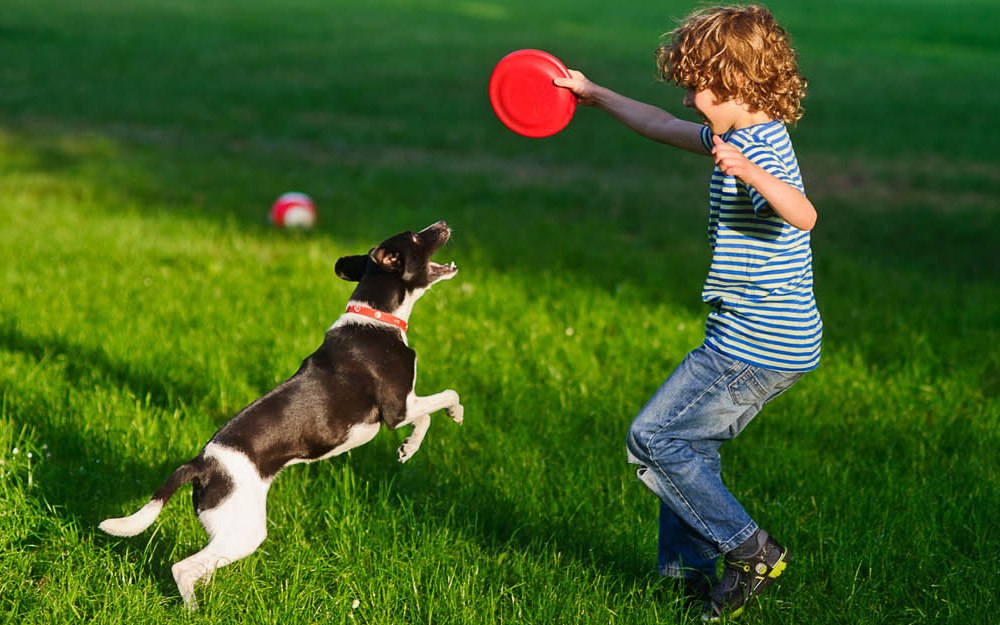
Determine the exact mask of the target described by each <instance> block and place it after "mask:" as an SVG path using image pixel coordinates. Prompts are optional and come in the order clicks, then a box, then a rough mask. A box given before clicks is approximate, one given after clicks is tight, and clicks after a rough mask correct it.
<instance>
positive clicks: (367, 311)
mask: <svg viewBox="0 0 1000 625" xmlns="http://www.w3.org/2000/svg"><path fill="white" fill-rule="evenodd" d="M347 312H349V313H354V314H356V315H364V316H365V317H371V318H372V319H375V320H376V321H381V322H383V323H388V324H389V325H393V326H396V327H397V328H399V329H400V330H402V331H403V332H406V326H407V325H408V324H407V323H406V321H404V320H403V319H400V318H399V317H396V316H394V315H390V314H389V313H385V312H382V311H381V310H375V309H374V308H369V307H367V306H361V305H359V304H351V305H350V306H348V307H347Z"/></svg>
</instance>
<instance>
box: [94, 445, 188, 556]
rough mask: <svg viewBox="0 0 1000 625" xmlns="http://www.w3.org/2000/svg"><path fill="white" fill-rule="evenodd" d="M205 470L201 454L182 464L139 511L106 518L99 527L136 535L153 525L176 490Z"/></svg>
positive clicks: (115, 534) (109, 531)
mask: <svg viewBox="0 0 1000 625" xmlns="http://www.w3.org/2000/svg"><path fill="white" fill-rule="evenodd" d="M203 472H204V467H203V462H202V461H201V456H198V457H197V458H195V459H194V460H192V461H190V462H186V463H184V464H182V465H181V466H179V467H177V469H176V470H175V471H174V472H173V473H172V474H171V475H170V477H168V478H167V480H166V481H165V482H163V485H161V486H160V487H159V488H158V489H157V490H156V492H155V493H153V496H152V497H151V498H150V500H149V503H147V504H146V505H145V506H143V507H142V508H140V509H139V511H138V512H136V513H135V514H133V515H131V516H127V517H121V518H119V519H106V520H104V521H102V522H101V524H100V525H98V527H100V528H101V529H102V530H104V531H105V532H107V533H108V534H112V535H114V536H135V535H136V534H138V533H139V532H142V531H143V530H145V529H146V528H147V527H149V526H150V525H152V524H153V521H155V520H156V517H158V516H160V511H161V510H163V506H164V505H166V503H167V501H169V500H170V497H171V496H172V495H173V494H174V491H176V490H177V489H178V488H180V487H181V486H183V485H185V484H187V483H188V482H190V481H191V480H193V479H195V478H197V477H200V476H201V475H202V473H203Z"/></svg>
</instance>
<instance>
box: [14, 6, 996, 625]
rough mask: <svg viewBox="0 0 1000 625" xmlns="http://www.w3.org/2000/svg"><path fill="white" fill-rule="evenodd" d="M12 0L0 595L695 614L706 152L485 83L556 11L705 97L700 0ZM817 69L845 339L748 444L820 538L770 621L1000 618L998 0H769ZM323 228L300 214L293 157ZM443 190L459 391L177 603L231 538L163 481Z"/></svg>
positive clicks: (60, 615) (506, 618) (664, 89)
mask: <svg viewBox="0 0 1000 625" xmlns="http://www.w3.org/2000/svg"><path fill="white" fill-rule="evenodd" d="M615 4H616V3H606V2H597V1H596V0H573V1H569V0H554V1H551V2H545V3H541V2H528V1H526V0H511V1H508V2H503V3H500V2H490V1H485V2H480V1H469V2H456V1H445V0H427V1H420V2H405V1H402V0H369V1H367V2H354V3H349V2H343V1H334V2H329V1H324V0H293V1H290V2H277V1H274V2H268V1H265V0H244V1H242V2H235V1H232V2H224V1H221V0H209V1H195V0H170V1H167V2H163V1H153V0H132V1H131V2H127V3H125V2H117V1H112V0H92V1H90V2H86V3H80V2H70V1H68V0H5V1H4V2H3V8H2V10H0V622H9V623H25V624H28V623H31V624H35V623H70V622H73V623H76V622H92V623H126V622H127V623H130V624H143V623H157V624H165V623H188V622H194V623H368V624H386V623H460V624H466V623H468V624H473V623H483V624H491V625H492V624H496V623H526V624H527V623H530V624H548V623H552V624H563V623H615V624H631V623H636V624H638V623H642V624H648V623H669V624H675V623H695V622H698V614H697V613H696V612H686V611H685V609H684V607H683V604H682V600H681V597H680V596H679V595H678V594H677V592H676V590H675V589H674V588H673V587H672V586H671V585H669V584H667V583H665V582H664V581H662V580H660V579H658V578H657V577H656V575H655V574H654V568H655V550H656V512H657V506H656V502H655V500H654V498H653V497H652V496H651V495H649V494H648V492H647V491H645V489H644V487H642V486H641V485H640V484H639V482H638V481H637V480H636V479H635V477H634V473H633V471H632V469H631V468H630V467H629V466H628V465H627V464H626V462H625V451H624V436H625V432H626V429H627V427H628V424H629V422H630V420H631V418H632V417H633V416H634V414H635V413H636V412H637V411H638V409H639V408H640V407H641V406H642V404H643V403H644V402H645V400H646V399H647V398H648V397H649V396H650V395H651V393H652V392H653V391H654V390H655V389H656V388H657V386H658V385H659V384H660V383H661V382H662V380H663V379H664V378H665V377H666V375H668V374H669V372H670V371H671V370H672V368H673V367H674V366H675V365H676V364H677V363H678V362H679V360H680V359H681V358H682V357H683V356H684V354H685V353H686V352H687V351H688V350H689V349H691V348H693V347H695V346H697V345H698V343H699V341H700V340H701V337H702V335H703V321H704V312H705V311H704V310H703V307H702V305H701V303H700V300H699V297H698V294H699V292H700V284H701V280H702V278H703V277H704V272H705V270H706V268H707V260H708V251H707V245H706V241H705V221H706V216H705V209H704V204H705V198H706V185H707V176H708V172H709V165H710V163H709V161H707V160H706V159H700V158H698V157H695V156H687V155H683V154H679V153H676V152H673V151H671V150H670V149H668V148H665V147H663V146H658V145H655V144H652V143H649V142H645V141H644V140H642V139H640V138H638V137H637V136H635V135H633V134H631V133H629V132H628V131H626V130H624V129H622V128H621V127H620V126H618V125H617V124H616V123H615V122H613V121H612V120H610V119H609V118H607V117H606V116H603V115H602V114H600V113H598V112H595V111H592V110H579V111H578V113H577V115H576V118H575V119H574V121H573V123H572V124H571V125H570V127H569V128H568V129H567V130H566V131H565V132H563V133H561V134H559V135H557V136H555V137H552V138H550V139H545V140H528V139H523V138H520V137H517V136H515V135H513V134H511V133H509V132H508V131H506V130H505V129H503V128H502V127H501V126H500V124H499V122H497V120H496V119H495V117H494V116H493V114H492V111H491V110H490V108H489V104H488V102H487V100H486V97H485V90H486V83H487V80H488V77H489V72H490V70H491V69H492V66H493V64H494V63H495V62H496V61H497V60H498V59H499V58H500V57H501V56H503V55H504V54H505V53H507V52H509V51H510V50H514V49H517V48H523V47H539V48H544V49H547V50H549V51H551V52H553V53H555V54H557V55H558V56H560V57H562V58H563V59H564V60H565V61H566V62H567V63H568V64H569V65H570V66H573V67H577V68H579V69H581V70H583V71H584V72H586V73H587V74H588V76H590V77H591V78H593V79H594V80H595V81H597V82H601V83H603V84H606V85H608V86H610V87H613V88H616V89H618V90H620V91H622V92H624V93H627V94H630V95H632V96H634V97H638V98H641V99H645V100H647V101H650V102H654V103H656V104H659V105H661V106H664V107H665V108H667V109H669V110H671V111H674V112H676V113H682V110H681V109H682V107H681V106H680V101H681V93H680V92H679V91H678V90H677V89H676V88H674V87H671V86H664V85H662V84H660V83H657V82H656V81H655V80H654V67H653V63H652V49H653V48H654V47H655V45H656V42H657V37H658V35H659V34H660V33H661V32H663V31H665V30H668V29H669V28H670V26H671V23H672V22H671V19H672V18H674V17H680V16H682V15H684V14H685V13H687V12H688V11H689V10H690V8H691V6H692V5H691V4H690V3H688V2H675V1H672V0H670V1H666V0H659V1H655V2H654V1H649V0H647V1H643V2H633V3H626V4H627V5H628V6H626V7H615V8H609V7H612V6H615ZM771 6H772V8H773V9H774V10H775V12H776V14H777V16H778V18H779V19H780V20H781V21H782V22H783V23H784V24H785V25H786V26H787V27H788V29H789V30H790V31H791V32H792V33H793V35H794V37H795V42H796V45H797V46H798V48H799V49H800V52H801V65H802V69H803V72H804V73H805V75H806V76H807V77H808V78H809V80H810V84H811V92H810V97H809V98H808V99H807V101H806V110H807V113H806V116H805V118H804V119H803V121H802V122H801V123H800V124H799V127H798V128H797V129H796V130H795V132H794V133H793V138H794V140H795V143H796V148H797V151H798V153H799V158H800V162H801V164H802V168H803V172H804V175H805V178H806V185H807V188H808V189H809V192H810V196H811V198H812V200H813V202H814V203H815V204H816V206H817V207H818V210H819V212H820V218H819V224H818V226H817V229H816V230H815V232H814V238H813V241H814V250H815V269H816V283H817V296H818V299H819V303H820V307H821V310H822V312H823V315H824V319H825V322H826V331H825V345H824V360H823V364H822V366H821V367H820V368H819V369H818V370H817V371H816V372H815V373H812V374H810V375H809V376H807V377H806V378H804V380H803V381H802V382H801V383H800V384H799V385H798V386H797V387H796V388H795V389H794V390H793V391H792V392H790V393H788V394H787V395H785V396H783V397H782V398H781V399H780V400H778V401H777V402H775V403H774V404H772V405H770V406H769V407H768V408H767V409H766V410H765V411H764V412H763V413H762V414H761V416H760V417H759V418H758V419H757V420H756V421H755V422H754V424H753V425H752V426H751V427H750V428H749V429H748V430H747V431H746V433H744V434H743V435H742V436H741V437H740V438H739V439H738V440H736V441H734V442H733V443H731V444H729V445H727V446H726V447H724V448H723V458H724V473H725V478H726V480H727V483H728V484H729V485H730V486H731V488H732V489H733V490H734V492H735V493H736V494H737V496H738V497H739V498H740V499H741V500H742V501H744V502H745V503H746V504H747V507H748V508H749V510H750V512H751V514H753V515H754V516H755V518H757V519H758V521H759V522H760V523H761V524H762V525H763V526H765V527H767V528H769V529H771V530H772V532H773V533H774V534H776V535H777V536H778V537H779V539H781V540H782V541H784V542H786V543H788V544H789V546H790V547H791V549H792V550H793V552H794V554H795V559H794V560H793V562H792V565H791V566H790V567H789V569H788V571H787V573H786V574H785V576H783V578H782V583H781V584H780V585H779V586H778V588H777V589H776V590H775V591H774V592H771V593H769V594H768V595H767V596H766V597H765V598H764V600H763V601H762V604H763V605H762V606H761V607H759V608H754V609H753V610H752V611H749V612H748V613H747V615H746V616H745V617H744V619H743V622H747V623H774V624H777V623H782V624H787V623H801V624H813V623H843V624H896V623H899V624H909V623H926V624H937V623H988V622H996V618H997V613H998V609H1000V606H998V602H997V599H996V596H997V586H996V579H997V577H998V574H1000V565H998V563H997V562H998V560H997V555H996V554H997V551H998V550H1000V522H998V519H1000V494H998V490H1000V478H998V475H1000V462H998V460H997V458H998V454H997V447H998V444H1000V398H998V393H1000V349H998V345H1000V261H998V256H997V249H998V246H1000V200H998V197H1000V157H998V156H997V151H996V144H997V140H998V138H1000V132H998V131H997V129H996V125H995V123H994V118H995V117H996V112H997V111H998V110H1000V91H998V90H997V88H996V84H997V83H996V76H995V71H996V67H997V66H998V65H1000V40H998V39H997V37H996V32H995V28H994V25H995V24H996V23H997V22H998V21H1000V6H998V5H997V4H996V3H995V2H986V1H973V0H968V1H965V0H956V1H954V2H949V3H941V2H929V1H921V0H910V1H907V2H896V1H880V2H858V1H854V0H831V1H829V2H825V3H822V6H816V5H813V4H811V3H797V2H792V1H791V0H781V1H775V2H773V3H771ZM292 189H295V190H301V191H305V192H308V193H310V194H311V195H312V196H313V197H314V198H315V200H316V202H317V204H318V206H319V210H320V214H321V221H320V223H319V225H318V228H316V229H315V230H314V231H313V232H311V233H308V234H299V235H295V234H291V233H284V232H280V231H276V230H273V229H271V228H270V227H269V226H268V225H267V223H266V215H267V211H268V208H269V206H270V203H271V201H272V200H273V199H274V198H275V197H276V196H277V195H278V194H279V193H281V192H283V191H287V190H292ZM442 218H443V219H447V220H448V221H449V223H451V224H452V226H453V227H454V229H455V235H454V239H453V242H452V243H451V244H449V246H448V247H447V248H446V249H444V250H442V252H441V253H440V254H439V258H440V259H442V260H445V261H449V260H454V261H456V262H457V264H458V265H459V267H460V273H459V275H458V277H457V278H456V279H455V280H453V281H451V282H449V283H445V284H442V285H439V286H438V287H437V288H435V290H434V291H433V292H431V293H430V294H428V295H427V296H426V297H425V298H424V300H423V301H422V302H421V303H420V304H419V305H418V306H417V308H416V311H415V313H414V315H413V318H412V319H411V324H412V325H411V331H410V333H409V338H410V344H411V345H412V346H414V347H415V348H416V349H417V351H418V352H419V354H420V363H421V365H420V378H419V380H418V384H417V390H418V391H419V392H421V393H423V394H428V393H431V392H435V391H438V390H441V389H442V388H446V387H448V388H454V389H456V390H457V391H458V392H459V393H460V394H461V395H462V398H463V403H464V404H465V407H466V420H465V425H464V426H462V427H457V426H455V425H454V424H453V423H451V422H450V421H449V420H448V419H447V418H438V419H437V420H436V422H435V424H434V426H433V427H432V428H431V430H430V433H429V435H428V437H427V439H426V441H425V442H424V445H423V448H422V449H421V451H420V452H419V453H418V454H417V455H416V456H415V457H414V459H413V460H411V461H410V462H409V463H408V464H406V465H404V466H400V465H398V464H397V463H396V462H395V453H394V450H395V448H396V446H397V445H398V444H399V442H400V441H401V440H402V438H403V437H404V436H405V433H404V432H387V431H384V432H382V433H381V434H380V435H379V436H378V437H377V438H376V439H375V440H374V441H373V442H372V443H371V444H369V445H367V446H365V447H363V448H361V449H358V450H356V451H353V452H351V453H350V454H349V455H347V456H344V457H340V458H336V459H333V460H331V461H329V462H325V463H320V464H316V465H309V466H296V467H292V468H291V469H289V470H288V471H286V472H285V473H283V474H282V476H281V477H280V478H279V479H278V480H277V481H276V482H275V484H274V486H273V488H272V490H271V496H270V500H269V524H268V529H269V537H268V540H267V541H266V542H265V543H264V545H263V546H262V547H261V549H260V550H259V551H258V552H257V553H256V554H255V555H253V556H252V557H250V558H248V559H246V560H244V561H241V562H239V563H237V564H234V565H232V566H230V567H227V568H225V569H222V570H221V571H219V572H218V573H217V574H216V576H215V579H214V580H213V582H212V584H211V585H210V586H208V587H207V588H206V589H205V590H204V591H202V592H200V595H199V598H200V602H201V604H202V610H201V611H200V612H198V613H196V614H194V615H189V614H187V613H186V612H185V611H184V610H183V607H182V606H181V603H180V600H179V598H178V596H177V592H176V588H175V587H174V584H173V580H172V579H171V576H170V565H171V564H172V563H173V562H175V561H177V560H179V559H181V558H183V557H185V556H186V555H188V554H190V553H192V552H194V551H195V550H197V549H199V548H200V547H201V546H202V545H203V543H204V536H203V532H202V530H201V527H200V525H199V524H198V522H197V520H196V518H195V517H194V515H193V514H192V512H191V510H190V504H189V502H188V497H187V495H186V492H181V493H179V494H178V496H177V497H176V498H175V499H174V501H173V502H172V504H171V505H170V506H169V507H168V508H167V509H166V510H165V512H164V513H163V515H161V517H160V519H159V521H158V522H157V523H156V524H155V525H154V526H153V528H151V529H150V530H149V531H147V532H146V533H145V534H142V535H140V536H138V537H135V538H132V539H127V540H121V539H115V538H112V537H109V536H106V535H104V534H103V533H101V532H100V531H98V530H97V527H96V526H97V523H98V522H99V521H100V520H102V519H104V518H106V517H109V516H119V515H122V514H125V513H129V512H131V511H133V510H134V509H136V508H137V507H138V506H140V505H141V504H142V503H143V502H144V501H145V500H146V499H147V498H148V496H149V494H150V493H151V492H152V490H153V489H154V488H155V487H156V486H157V485H159V483H160V482H161V480H162V479H164V477H165V476H166V475H167V474H168V473H169V472H170V471H171V470H172V469H173V468H174V467H175V466H176V465H177V464H179V463H180V462H182V461H184V460H187V459H188V458H190V457H191V456H192V455H194V454H195V453H196V452H197V450H198V449H199V447H200V446H201V445H202V444H203V443H204V442H205V441H206V440H207V439H208V437H209V436H210V435H211V434H212V432H214V430H215V429H216V428H217V427H218V425H219V424H221V423H222V422H223V421H225V420H226V419H227V418H228V417H229V416H230V415H232V414H233V413H235V412H236V411H237V410H239V409H240V408H241V407H242V406H244V405H245V404H247V403H249V402H250V401H252V400H253V399H254V398H256V397H257V396H259V395H260V394H261V393H263V392H264V391H266V390H267V389H269V388H270V387H272V386H273V385H275V384H276V383H278V382H279V381H280V380H282V379H284V378H285V377H287V376H288V375H290V374H291V373H293V372H294V371H295V369H296V368H297V367H298V365H299V363H300V361H301V359H302V358H303V357H305V356H306V355H307V354H309V353H310V352H311V351H312V350H313V349H314V348H315V347H316V346H317V345H318V344H319V343H320V341H321V340H322V334H323V332H324V331H325V329H326V328H327V327H328V326H329V325H330V324H331V323H332V322H333V320H334V319H336V317H337V316H338V315H339V314H340V311H341V307H342V306H343V304H344V302H345V301H346V299H347V297H348V295H349V294H350V291H351V286H350V285H349V284H347V283H345V282H341V281H339V280H337V279H336V277H335V276H334V274H333V264H334V261H335V260H336V258H337V257H339V256H341V255H345V254H354V253H360V252H364V251H366V250H368V249H369V247H371V245H372V244H373V243H375V242H377V241H378V240H380V239H381V238H383V237H385V236H387V235H389V234H391V233H393V232H396V231H398V230H402V229H407V228H414V229H415V228H419V227H423V226H425V225H427V224H429V223H431V222H433V221H435V220H437V219H442Z"/></svg>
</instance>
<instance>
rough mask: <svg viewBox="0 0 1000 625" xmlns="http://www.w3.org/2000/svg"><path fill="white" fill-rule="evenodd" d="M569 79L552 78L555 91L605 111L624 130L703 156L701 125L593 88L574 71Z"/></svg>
mask: <svg viewBox="0 0 1000 625" xmlns="http://www.w3.org/2000/svg"><path fill="white" fill-rule="evenodd" d="M569 73H570V77H569V78H556V79H555V80H554V81H553V82H554V84H555V85H556V86H557V87H563V88H566V89H569V90H570V91H572V92H573V94H574V95H576V97H577V99H578V100H579V102H580V104H583V105H584V106H593V107H596V108H599V109H601V110H602V111H605V112H606V113H608V114H609V115H611V116H612V117H614V118H615V119H617V120H618V121H620V122H621V123H622V124H624V125H625V126H627V127H628V128H630V129H632V130H634V131H635V132H637V133H639V134H640V135H642V136H644V137H646V138H647V139H652V140H653V141H659V142H660V143H666V144H668V145H672V146H674V147H678V148H681V149H683V150H687V151H689V152H695V153H697V154H706V153H707V152H706V150H705V146H704V145H703V144H702V142H701V124H696V123H695V122H691V121H687V120H683V119H680V118H679V117H675V116H673V115H671V114H670V113H668V112H666V111H664V110H663V109H661V108H658V107H656V106H652V105H650V104H646V103H644V102H639V101H638V100H633V99H632V98H628V97H626V96H623V95H621V94H620V93H616V92H614V91H612V90H610V89H607V88H605V87H602V86H600V85H598V84H595V83H593V82H591V81H590V80H588V79H587V77H586V76H584V75H583V74H582V73H580V72H578V71H576V70H573V69H571V70H569Z"/></svg>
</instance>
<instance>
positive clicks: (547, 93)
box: [490, 50, 576, 138]
mask: <svg viewBox="0 0 1000 625" xmlns="http://www.w3.org/2000/svg"><path fill="white" fill-rule="evenodd" d="M560 77H561V78H569V70H568V69H566V66H565V65H563V63H562V61H560V60H559V59H557V58H556V57H554V56H552V55H551V54H549V53H548V52H544V51H542V50H517V51H515V52H511V53H510V54H508V55H507V56H505V57H503V58H502V59H500V62H499V63H497V65H496V67H494V68H493V74H492V75H491V76H490V104H492V105H493V112H494V113H496V114H497V117H499V118H500V121H501V122H503V124H504V126H507V127H508V128H510V129H511V130H513V131H514V132H516V133H518V134H520V135H524V136H525V137H534V138H541V137H548V136H551V135H554V134H556V133H557V132H559V131H560V130H562V129H563V128H565V127H566V124H568V123H569V121H570V120H571V119H572V118H573V113H574V112H575V111H576V96H575V95H573V92H572V91H570V90H569V89H564V88H562V87H557V86H555V85H554V84H552V79H554V78H560Z"/></svg>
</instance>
